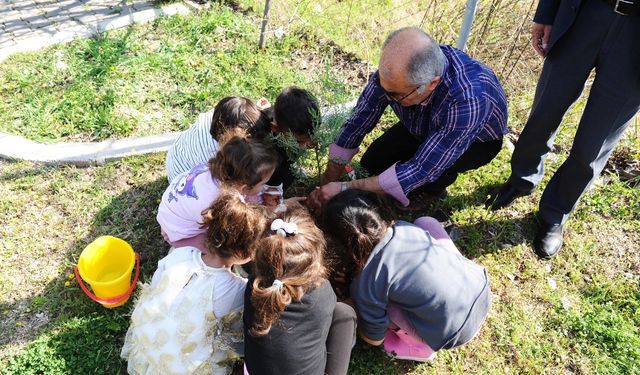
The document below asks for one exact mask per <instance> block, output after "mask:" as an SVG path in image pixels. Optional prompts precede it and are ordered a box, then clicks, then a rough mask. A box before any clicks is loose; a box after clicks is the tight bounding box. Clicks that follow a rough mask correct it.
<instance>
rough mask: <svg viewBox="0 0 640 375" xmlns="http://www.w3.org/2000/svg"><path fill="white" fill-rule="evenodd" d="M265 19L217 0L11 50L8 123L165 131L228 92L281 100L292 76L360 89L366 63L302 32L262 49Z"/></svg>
mask: <svg viewBox="0 0 640 375" xmlns="http://www.w3.org/2000/svg"><path fill="white" fill-rule="evenodd" d="M258 21H259V20H257V19H255V18H252V17H249V16H242V15H241V14H239V13H236V12H234V11H233V10H231V9H230V8H228V7H225V6H220V5H215V4H214V5H213V8H212V9H211V10H210V11H209V12H206V13H203V14H200V15H198V16H185V17H182V16H175V17H164V18H160V19H158V20H156V21H155V22H153V23H152V24H151V25H137V26H134V27H131V28H127V29H124V30H118V31H114V32H110V33H108V34H106V35H105V36H103V37H100V38H97V39H86V40H79V41H76V42H74V43H71V44H70V45H58V46H55V47H52V48H49V49H47V50H46V51H42V52H36V53H27V54H19V55H15V56H12V57H11V58H10V59H9V60H8V61H6V62H5V63H4V64H2V65H0V98H1V100H0V131H3V132H9V133H15V134H20V135H24V136H27V137H29V138H30V139H34V140H41V141H51V140H56V139H60V138H66V139H74V140H78V139H82V140H89V139H90V140H97V139H105V138H109V137H112V138H113V137H116V138H117V137H123V136H129V135H149V134H160V133H162V132H167V131H176V130H184V129H185V128H186V127H188V126H189V125H190V124H191V123H192V121H193V119H194V117H195V115H197V114H198V113H199V112H205V111H207V110H209V109H211V108H213V106H215V104H216V103H217V102H218V100H219V99H221V98H222V97H224V96H228V95H243V96H247V97H249V98H253V99H258V98H260V97H262V96H265V97H267V98H269V99H270V100H275V97H276V96H277V95H278V93H279V92H280V90H281V89H282V88H283V87H286V86H288V85H292V84H296V85H299V86H304V87H305V88H308V89H310V90H312V91H313V92H314V93H317V95H318V97H319V99H320V100H321V102H322V103H323V104H331V103H342V102H345V101H347V100H349V99H351V98H353V97H355V96H356V95H357V89H358V88H359V86H360V85H361V84H362V82H364V80H365V79H366V78H367V77H368V74H366V72H365V73H363V70H366V69H367V64H364V63H363V64H351V66H350V67H351V68H352V69H350V70H349V71H347V70H345V69H336V68H335V67H340V66H341V65H342V63H343V60H344V59H345V58H349V57H348V56H346V55H345V54H344V53H342V52H340V51H339V50H336V48H334V47H332V46H326V45H321V44H319V43H317V42H316V41H315V40H314V38H313V37H310V36H308V35H306V36H304V37H302V36H301V35H300V34H287V35H285V36H283V37H282V38H280V39H277V38H273V39H272V40H271V41H270V43H269V45H268V48H267V49H266V50H264V51H260V50H258V47H257V40H258V32H259V28H258V23H259V22H258ZM354 68H355V69H354Z"/></svg>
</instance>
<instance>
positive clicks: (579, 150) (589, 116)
mask: <svg viewBox="0 0 640 375" xmlns="http://www.w3.org/2000/svg"><path fill="white" fill-rule="evenodd" d="M594 69H595V79H594V81H593V85H592V86H591V91H590V93H589V98H588V99H587V104H586V106H585V108H584V111H583V113H582V118H581V119H580V123H579V124H578V129H577V131H576V135H575V138H574V140H573V145H572V147H571V151H570V153H569V156H568V157H567V159H566V160H565V162H564V163H563V164H562V165H561V166H560V168H559V169H558V170H557V171H556V173H555V174H554V175H553V177H552V178H551V180H550V181H549V184H548V185H547V187H546V188H545V190H544V193H543V195H542V199H541V200H540V217H541V218H542V219H543V220H545V221H546V222H548V223H552V224H555V223H564V222H565V221H566V220H567V218H568V216H569V214H570V213H571V212H572V211H573V209H574V208H575V206H576V204H577V203H578V200H579V199H580V196H581V195H582V194H583V193H584V192H585V191H586V190H587V189H588V188H589V186H590V184H591V183H592V182H593V180H594V179H595V178H597V177H598V175H600V173H601V172H602V169H603V168H604V166H605V164H606V162H607V159H608V158H609V156H610V155H611V152H612V151H613V149H614V147H615V146H616V144H617V143H618V141H619V140H620V137H621V136H622V134H623V132H624V130H625V129H626V127H627V125H628V124H629V123H630V122H631V119H632V118H633V117H634V115H635V114H636V113H637V112H638V110H639V109H640V17H638V16H622V15H618V14H616V13H614V12H613V8H612V7H611V6H609V5H607V4H605V3H604V2H603V1H600V0H586V1H584V2H583V4H582V7H581V8H580V10H579V11H578V15H577V17H576V19H575V21H574V23H573V25H572V26H571V27H570V28H569V30H568V31H567V32H566V33H565V34H564V35H563V36H562V37H561V38H560V39H559V40H558V42H557V43H556V45H555V46H554V47H553V48H552V49H551V51H549V53H548V54H547V57H546V59H545V62H544V66H543V69H542V74H541V75H540V80H539V81H538V86H537V88H536V93H535V97H534V100H533V106H532V109H531V113H530V115H529V119H528V121H527V123H526V124H525V127H524V130H523V132H522V134H521V135H520V139H519V140H518V142H517V144H516V147H515V150H514V153H513V157H512V159H511V177H510V180H509V181H510V183H512V184H513V185H514V186H515V187H516V188H519V189H521V190H529V189H532V188H534V187H535V186H537V185H538V184H539V183H540V181H541V180H542V177H543V174H544V159H545V156H546V155H547V153H548V152H549V151H550V150H551V147H552V146H553V140H554V138H555V135H556V133H557V131H558V127H559V125H560V122H561V121H562V118H563V116H564V114H565V113H566V111H567V110H568V109H569V107H570V106H571V104H573V103H574V102H575V101H576V100H577V99H578V97H579V96H580V94H581V93H582V91H583V89H584V85H585V82H586V80H587V78H588V77H589V74H590V73H591V71H592V70H594Z"/></svg>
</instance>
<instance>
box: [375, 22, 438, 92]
mask: <svg viewBox="0 0 640 375" xmlns="http://www.w3.org/2000/svg"><path fill="white" fill-rule="evenodd" d="M378 69H379V70H380V74H382V75H383V76H385V77H388V79H391V80H393V79H400V78H403V79H404V80H406V81H407V82H408V83H410V84H412V85H423V84H426V83H429V82H431V80H433V79H434V78H435V77H439V76H441V75H442V72H443V69H444V54H443V53H442V50H441V49H440V46H439V45H438V43H436V41H435V40H434V39H433V38H432V37H431V36H430V35H429V34H427V33H425V32H424V31H422V30H421V29H419V28H417V27H406V28H402V29H399V30H396V31H393V32H391V33H390V34H389V36H387V39H386V40H385V41H384V43H383V45H382V55H381V56H380V64H379V67H378Z"/></svg>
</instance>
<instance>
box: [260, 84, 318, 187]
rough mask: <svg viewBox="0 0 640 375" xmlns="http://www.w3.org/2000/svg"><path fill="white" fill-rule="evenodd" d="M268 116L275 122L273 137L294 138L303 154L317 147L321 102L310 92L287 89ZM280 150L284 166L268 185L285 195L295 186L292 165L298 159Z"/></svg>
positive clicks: (272, 124) (281, 166)
mask: <svg viewBox="0 0 640 375" xmlns="http://www.w3.org/2000/svg"><path fill="white" fill-rule="evenodd" d="M265 113H267V115H268V116H269V117H270V118H271V133H272V134H273V135H277V134H283V135H286V136H291V137H293V138H294V139H295V140H296V143H297V144H298V147H299V149H301V150H303V149H306V148H310V147H314V146H315V143H314V141H313V134H314V131H315V129H316V127H317V126H318V125H319V124H320V122H321V116H320V109H319V108H318V101H317V100H316V98H315V97H314V96H313V95H312V94H311V93H310V92H309V91H307V90H304V89H301V88H298V87H295V86H290V87H287V88H285V89H283V90H282V92H280V95H278V97H277V98H276V102H275V104H274V106H273V108H269V109H268V110H266V111H265ZM276 149H277V151H278V154H279V155H280V160H281V161H282V162H281V163H280V165H278V168H276V171H275V172H274V173H273V176H272V177H271V180H269V182H268V183H267V185H269V186H273V187H279V189H280V191H281V192H282V191H284V190H287V188H288V187H289V186H290V185H291V183H293V179H294V176H293V170H292V165H293V163H294V162H295V161H296V159H297V157H296V156H295V155H292V154H291V152H289V153H287V151H286V150H285V149H284V148H283V147H277V148H276ZM281 184H282V185H281ZM280 185H281V186H280Z"/></svg>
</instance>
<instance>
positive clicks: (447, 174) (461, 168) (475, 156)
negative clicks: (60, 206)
mask: <svg viewBox="0 0 640 375" xmlns="http://www.w3.org/2000/svg"><path fill="white" fill-rule="evenodd" d="M420 145H422V142H421V141H420V140H418V139H417V138H416V137H415V136H413V135H412V134H411V133H409V131H408V130H407V128H405V127H404V126H403V125H402V124H401V123H397V124H395V125H394V126H392V127H391V128H389V129H388V130H387V131H385V132H384V134H382V135H381V136H380V137H379V138H378V139H376V140H375V141H373V143H371V146H369V148H368V149H367V151H366V152H365V153H364V155H362V159H360V165H362V167H363V168H364V169H365V170H366V171H367V172H368V173H369V174H370V175H375V176H377V175H379V174H380V173H382V172H384V171H385V170H386V169H387V168H389V167H390V166H392V165H393V164H394V163H396V162H405V161H407V160H409V159H411V158H412V157H413V155H415V153H416V151H418V148H419V147H420ZM501 147H502V139H498V140H494V141H487V142H480V141H476V142H474V143H472V144H471V145H470V146H469V148H468V149H467V150H466V151H465V152H464V153H463V154H462V155H461V156H460V158H458V160H456V161H455V162H454V163H453V165H451V167H449V168H448V169H446V170H445V171H444V172H443V173H442V175H441V176H440V177H438V178H437V179H436V180H435V181H433V182H430V183H427V184H425V185H423V186H422V187H420V188H419V189H418V190H417V192H425V193H427V194H430V195H434V196H437V195H440V194H442V193H443V192H444V191H445V189H446V188H447V186H449V185H451V184H453V183H454V182H455V181H456V179H457V178H458V174H460V173H462V172H466V171H469V170H471V169H477V168H480V167H481V166H483V165H485V164H488V163H489V162H491V160H493V158H495V156H496V155H497V154H498V152H500V148H501Z"/></svg>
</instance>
